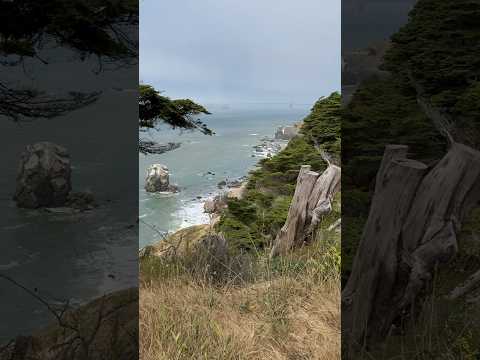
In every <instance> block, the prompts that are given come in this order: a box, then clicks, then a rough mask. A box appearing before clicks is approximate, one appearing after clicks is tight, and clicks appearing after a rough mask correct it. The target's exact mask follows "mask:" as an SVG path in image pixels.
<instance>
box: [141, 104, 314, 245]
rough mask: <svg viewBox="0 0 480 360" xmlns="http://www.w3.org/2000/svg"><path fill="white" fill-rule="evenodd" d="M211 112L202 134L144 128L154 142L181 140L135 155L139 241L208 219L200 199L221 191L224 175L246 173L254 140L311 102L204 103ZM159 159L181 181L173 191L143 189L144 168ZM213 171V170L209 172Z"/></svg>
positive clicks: (268, 134) (289, 120) (303, 111)
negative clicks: (159, 151) (210, 133)
mask: <svg viewBox="0 0 480 360" xmlns="http://www.w3.org/2000/svg"><path fill="white" fill-rule="evenodd" d="M207 108H208V109H209V111H210V112H212V115H208V116H204V117H202V120H203V121H204V122H205V123H206V124H207V125H208V126H209V128H211V129H212V130H213V131H215V135H213V136H206V135H203V134H200V133H198V132H185V131H183V132H180V131H178V130H171V129H168V128H160V129H159V131H150V132H148V133H142V134H141V136H142V137H145V138H150V139H153V140H156V141H158V142H169V141H171V142H181V143H182V145H181V147H180V148H178V149H176V150H172V151H169V152H167V153H164V154H159V155H147V156H145V155H142V154H140V155H139V218H140V241H139V242H140V243H139V245H140V247H144V246H146V245H148V244H151V243H153V242H155V241H158V240H159V239H161V237H162V234H164V233H166V232H174V231H176V230H178V229H180V228H184V227H187V226H190V225H195V224H202V223H207V222H208V221H209V219H208V215H207V214H204V213H203V203H204V201H205V200H206V199H207V198H210V197H213V196H214V195H216V194H217V193H218V192H219V189H218V187H217V184H218V183H219V182H220V181H222V180H225V179H235V178H239V177H241V176H244V175H247V173H248V171H249V170H251V169H253V168H254V167H255V165H256V164H257V162H258V161H259V159H260V158H259V157H252V154H253V153H254V149H253V146H254V145H257V144H259V143H260V140H261V139H262V138H263V137H271V138H272V137H273V136H274V135H275V130H276V128H277V127H279V126H283V125H291V124H293V123H295V122H298V121H300V120H301V119H303V118H304V117H305V116H306V115H307V114H308V112H309V110H310V106H307V105H302V106H300V105H295V106H293V107H290V106H289V105H288V104H282V105H258V104H255V105H236V106H235V105H230V106H229V107H225V106H223V107H222V106H212V105H207ZM155 163H159V164H163V165H166V166H167V167H168V168H169V170H170V182H171V183H174V184H176V185H178V186H179V188H180V192H178V193H176V194H169V195H163V194H151V193H147V192H146V191H145V189H144V184H145V175H146V169H147V167H148V166H149V165H151V164H155ZM212 174H213V175H212Z"/></svg>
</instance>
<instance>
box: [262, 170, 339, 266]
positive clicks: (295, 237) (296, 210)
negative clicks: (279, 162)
mask: <svg viewBox="0 0 480 360" xmlns="http://www.w3.org/2000/svg"><path fill="white" fill-rule="evenodd" d="M339 189H340V167H338V166H336V165H333V164H329V166H328V167H327V169H326V170H325V171H324V172H323V173H322V175H320V174H318V173H316V172H313V171H310V165H303V166H302V167H301V168H300V173H299V174H298V178H297V186H296V188H295V194H294V195H293V199H292V203H291V205H290V209H289V211H288V216H287V220H286V221H285V224H284V225H283V227H282V229H281V230H280V232H279V233H278V235H277V237H276V239H275V242H274V244H273V247H272V250H271V253H270V257H274V256H276V255H284V254H286V253H287V252H288V251H289V250H290V249H291V248H292V247H295V246H298V245H301V244H302V243H303V242H304V240H305V238H306V236H307V235H308V233H310V232H311V231H312V229H314V228H315V226H317V224H318V222H319V220H320V218H321V216H323V215H325V214H327V213H328V212H330V211H331V208H332V204H331V202H332V200H333V197H334V196H335V194H336V192H337V191H338V190H339Z"/></svg>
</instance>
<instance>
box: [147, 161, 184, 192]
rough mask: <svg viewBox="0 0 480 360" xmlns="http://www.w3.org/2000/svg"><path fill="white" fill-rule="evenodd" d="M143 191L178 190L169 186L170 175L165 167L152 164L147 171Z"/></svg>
mask: <svg viewBox="0 0 480 360" xmlns="http://www.w3.org/2000/svg"><path fill="white" fill-rule="evenodd" d="M145 190H146V191H148V192H176V191H178V188H177V187H176V186H175V185H171V184H170V173H169V172H168V168H167V167H166V166H165V165H161V164H153V165H150V166H149V167H148V169H147V177H146V179H145Z"/></svg>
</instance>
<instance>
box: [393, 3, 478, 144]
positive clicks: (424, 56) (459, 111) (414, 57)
mask: <svg viewBox="0 0 480 360" xmlns="http://www.w3.org/2000/svg"><path fill="white" fill-rule="evenodd" d="M479 17H480V3H479V2H478V1H472V0H458V1H453V2H449V1H443V0H419V1H418V2H417V4H416V5H415V8H414V9H413V10H412V12H411V13H410V19H409V21H408V23H407V24H406V25H405V26H404V27H402V28H401V29H400V31H398V32H397V33H396V34H395V35H394V36H392V46H391V48H390V50H389V51H388V52H387V53H386V55H385V68H386V69H387V70H390V71H392V72H393V73H395V74H397V76H404V77H409V78H413V79H415V81H416V82H417V84H418V85H419V86H420V88H421V89H422V91H423V92H424V96H426V97H427V98H428V99H430V100H431V102H432V104H433V105H435V106H436V107H438V108H441V109H443V110H444V111H445V112H446V113H447V114H449V115H451V116H452V119H453V122H454V127H455V128H457V129H458V130H459V133H458V134H456V135H457V137H456V140H457V141H461V142H469V143H470V145H472V146H475V147H479V146H480V141H479V140H478V136H479V135H480V120H479V119H480V111H479V110H480V109H479V108H478V104H479V100H480V98H479V91H478V80H479V75H480V73H479V69H480V22H479V21H478V19H479ZM467 104H468V105H467ZM465 117H467V119H465ZM454 133H456V131H454Z"/></svg>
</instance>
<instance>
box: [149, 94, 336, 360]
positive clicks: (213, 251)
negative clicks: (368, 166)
mask: <svg viewBox="0 0 480 360" xmlns="http://www.w3.org/2000/svg"><path fill="white" fill-rule="evenodd" d="M325 154H328V160H327V161H326V158H325ZM330 161H331V162H333V163H335V164H336V165H335V166H337V168H338V169H339V167H338V166H339V165H340V95H339V94H338V93H333V94H332V95H330V96H329V97H326V98H321V99H320V100H319V101H317V102H316V103H315V105H314V106H313V108H312V111H311V113H310V114H309V115H308V116H307V117H306V118H305V119H303V124H302V126H301V127H300V129H299V131H298V134H297V135H296V136H294V137H293V138H292V139H291V140H290V141H289V143H288V145H287V146H286V147H285V148H284V149H283V150H282V151H281V152H279V153H278V154H276V155H274V156H272V157H270V158H265V159H262V160H260V162H259V164H258V166H257V168H256V170H254V171H252V172H251V173H250V174H249V175H248V178H247V179H246V182H245V183H244V184H243V186H242V187H240V188H237V189H241V191H238V192H239V193H240V194H234V195H235V196H225V197H222V198H221V199H220V200H221V203H220V201H218V202H217V203H215V202H212V203H207V205H206V206H205V208H206V210H208V211H209V212H210V213H212V220H214V221H213V222H212V223H211V224H205V225H198V226H193V227H189V228H185V229H182V230H180V231H178V232H176V233H174V234H172V235H169V236H166V237H165V238H162V239H159V240H158V242H157V243H156V244H154V245H153V246H150V247H147V248H145V249H144V250H142V252H141V259H140V328H141V329H144V330H143V332H142V336H141V338H140V354H141V358H142V359H150V358H152V359H153V358H159V356H160V358H161V359H169V358H177V359H191V358H193V357H195V356H198V354H199V351H201V354H202V356H203V357H205V358H209V359H265V358H272V357H275V358H279V357H280V358H292V357H301V358H311V359H313V358H316V356H318V354H323V356H324V358H325V359H334V358H338V357H339V356H340V335H339V333H340V297H339V295H340V285H339V279H340V273H339V271H340V232H339V226H340V206H341V205H340V195H339V193H336V195H335V196H334V197H333V198H332V199H329V200H328V201H327V202H328V203H329V204H330V205H329V209H328V212H326V213H325V214H324V216H323V215H322V216H320V217H319V218H318V219H317V220H318V221H317V220H316V221H317V222H316V223H313V226H312V228H311V229H308V230H309V231H308V234H302V236H301V241H298V243H297V244H296V245H297V246H293V247H292V248H291V249H290V250H289V251H287V252H285V253H283V254H282V256H275V257H271V256H270V252H271V248H272V245H273V242H274V239H275V238H276V236H277V234H278V233H279V232H280V229H281V228H282V227H283V226H287V227H288V225H287V224H286V221H287V217H289V216H296V215H289V209H290V207H291V205H292V199H293V198H294V193H295V190H296V188H298V189H299V190H298V191H299V192H301V191H303V190H302V188H301V187H299V186H300V185H299V184H297V182H298V183H301V182H302V180H301V179H302V177H301V173H300V169H301V168H302V166H304V167H305V166H308V167H309V169H311V170H312V173H313V171H316V172H315V174H317V175H316V177H318V176H319V174H322V173H324V171H325V170H326V169H327V168H329V162H330ZM333 194H335V191H334V192H333ZM308 195H310V194H308ZM308 197H310V196H308ZM311 197H312V199H313V198H315V204H317V202H318V198H319V197H317V196H314V195H312V196H311ZM312 204H313V201H312ZM217 205H218V206H217ZM312 206H313V205H312ZM311 210H313V208H312V209H311ZM306 211H308V209H306ZM311 217H312V213H311V212H309V216H308V221H309V223H308V224H310V221H311V220H312V219H311ZM307 227H308V226H306V228H305V230H307ZM304 235H306V236H304ZM299 239H300V237H299ZM312 293H315V294H316V296H315V297H314V298H312V296H311V294H312ZM167 329H169V330H167ZM292 329H296V330H295V332H293V330H292ZM298 329H302V330H301V331H300V332H299V330H298ZM294 333H295V334H296V335H295V336H293V334H294ZM172 334H173V335H172ZM172 336H173V337H172ZM178 344H182V346H178ZM274 354H275V355H274Z"/></svg>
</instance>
